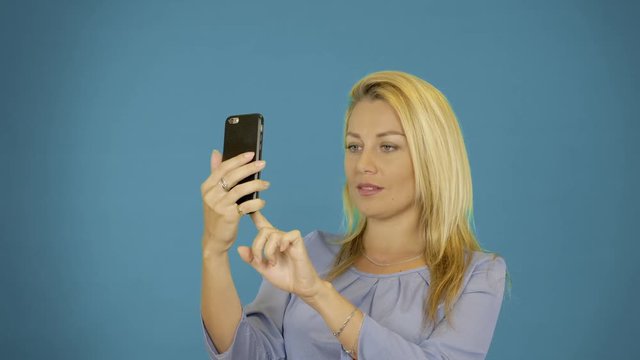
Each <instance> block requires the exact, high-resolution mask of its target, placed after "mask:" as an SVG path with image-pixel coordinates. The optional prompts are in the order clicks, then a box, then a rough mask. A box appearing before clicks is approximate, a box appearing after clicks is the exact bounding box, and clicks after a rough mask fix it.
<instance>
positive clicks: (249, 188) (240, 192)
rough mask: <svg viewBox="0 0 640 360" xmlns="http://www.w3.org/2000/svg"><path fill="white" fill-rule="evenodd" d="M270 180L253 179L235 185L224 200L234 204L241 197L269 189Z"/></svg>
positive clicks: (226, 202)
mask: <svg viewBox="0 0 640 360" xmlns="http://www.w3.org/2000/svg"><path fill="white" fill-rule="evenodd" d="M269 185H270V184H269V182H268V181H264V180H251V181H249V182H246V183H243V184H240V185H237V186H235V187H234V188H233V189H231V190H229V192H228V193H227V195H226V196H224V200H222V201H223V202H224V203H225V204H233V203H235V202H237V201H238V200H239V199H240V198H241V197H243V196H245V195H248V194H251V193H253V192H258V191H263V190H267V189H268V188H269Z"/></svg>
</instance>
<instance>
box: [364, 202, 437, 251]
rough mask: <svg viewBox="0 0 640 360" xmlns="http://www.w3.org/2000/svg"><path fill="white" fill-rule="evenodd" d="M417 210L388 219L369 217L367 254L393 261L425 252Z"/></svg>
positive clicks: (366, 237) (366, 238)
mask: <svg viewBox="0 0 640 360" xmlns="http://www.w3.org/2000/svg"><path fill="white" fill-rule="evenodd" d="M421 233H422V231H421V229H420V226H419V221H418V216H417V213H416V211H415V210H414V211H412V212H410V213H407V214H403V215H402V216H394V217H392V218H388V219H375V218H367V227H366V228H365V231H364V234H363V241H364V248H365V251H366V252H367V255H369V256H370V257H372V258H374V259H376V260H380V261H383V262H393V261H396V260H402V259H406V258H410V257H413V256H416V255H418V254H421V253H423V252H424V246H425V245H424V241H423V240H422V234H421Z"/></svg>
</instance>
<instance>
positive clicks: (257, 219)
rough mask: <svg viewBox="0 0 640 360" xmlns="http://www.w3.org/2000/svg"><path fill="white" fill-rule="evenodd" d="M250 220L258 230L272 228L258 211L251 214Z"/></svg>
mask: <svg viewBox="0 0 640 360" xmlns="http://www.w3.org/2000/svg"><path fill="white" fill-rule="evenodd" d="M251 220H253V223H254V224H255V225H256V228H258V230H260V229H262V228H273V225H271V223H270V222H269V220H267V218H266V217H264V215H262V213H261V212H260V211H256V212H254V213H253V214H251Z"/></svg>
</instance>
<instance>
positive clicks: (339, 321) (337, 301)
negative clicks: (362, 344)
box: [305, 281, 364, 351]
mask: <svg viewBox="0 0 640 360" xmlns="http://www.w3.org/2000/svg"><path fill="white" fill-rule="evenodd" d="M321 289H322V290H320V291H319V292H318V294H317V295H316V296H315V297H314V298H312V299H305V301H306V302H307V304H309V306H311V307H312V308H313V309H315V310H316V311H317V312H318V313H319V314H320V316H322V318H323V319H324V321H325V323H326V324H327V326H328V327H329V329H330V330H331V332H336V331H338V330H339V329H340V328H341V327H342V325H343V324H344V322H345V320H346V319H347V318H348V317H349V315H350V314H351V313H352V312H353V310H354V309H355V305H353V304H352V303H351V302H349V300H347V299H345V298H344V297H343V296H342V295H341V294H340V293H339V292H338V291H336V290H335V289H334V288H333V286H332V285H331V283H330V282H328V281H323V286H322V287H321ZM363 320H364V314H363V313H362V311H360V310H359V309H358V310H356V311H355V313H354V314H353V317H351V319H350V320H349V322H348V323H347V325H346V326H345V327H344V329H343V331H342V333H340V335H339V336H338V340H339V341H340V343H341V344H342V346H343V347H344V348H345V349H347V350H355V351H357V347H358V338H359V336H360V328H361V326H362V321H363Z"/></svg>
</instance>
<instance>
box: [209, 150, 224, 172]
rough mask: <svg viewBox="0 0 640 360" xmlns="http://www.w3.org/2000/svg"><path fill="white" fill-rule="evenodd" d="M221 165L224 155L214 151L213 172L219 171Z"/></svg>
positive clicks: (212, 154) (212, 156)
mask: <svg viewBox="0 0 640 360" xmlns="http://www.w3.org/2000/svg"><path fill="white" fill-rule="evenodd" d="M220 163H222V154H220V152H219V151H218V150H213V152H212V153H211V172H213V170H215V169H217V168H218V166H220Z"/></svg>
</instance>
